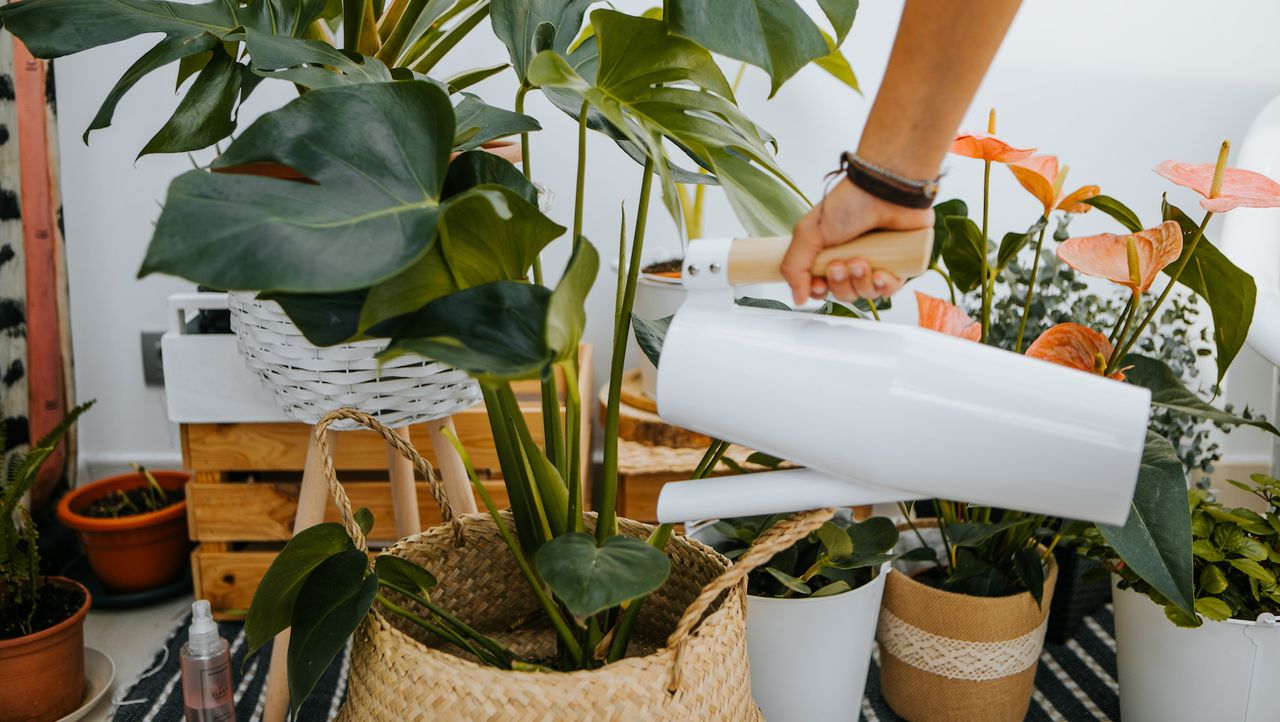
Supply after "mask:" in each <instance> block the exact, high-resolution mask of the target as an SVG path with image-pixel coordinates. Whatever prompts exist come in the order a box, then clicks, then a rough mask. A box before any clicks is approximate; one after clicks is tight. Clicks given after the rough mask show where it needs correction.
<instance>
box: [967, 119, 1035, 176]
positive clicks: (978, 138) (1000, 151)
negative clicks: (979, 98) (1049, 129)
mask: <svg viewBox="0 0 1280 722" xmlns="http://www.w3.org/2000/svg"><path fill="white" fill-rule="evenodd" d="M951 152H952V153H955V154H956V155H963V156H965V157H966V158H977V159H978V160H984V161H986V162H988V163H1012V162H1013V161H1015V160H1022V159H1023V158H1027V157H1029V156H1030V155H1031V154H1032V153H1034V152H1036V149H1035V148H1014V147H1013V146H1011V145H1009V144H1008V143H1006V142H1004V141H1003V140H1000V139H999V138H997V137H996V110H995V108H992V109H991V113H990V114H989V115H988V116H987V132H985V133H979V132H972V131H967V130H962V131H960V132H959V133H958V134H957V135H956V137H955V140H953V141H951Z"/></svg>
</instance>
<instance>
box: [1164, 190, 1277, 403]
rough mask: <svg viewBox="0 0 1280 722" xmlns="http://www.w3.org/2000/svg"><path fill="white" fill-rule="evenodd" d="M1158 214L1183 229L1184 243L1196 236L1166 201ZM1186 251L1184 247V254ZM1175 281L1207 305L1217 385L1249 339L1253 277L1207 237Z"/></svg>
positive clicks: (1173, 266) (1193, 228) (1254, 290)
mask: <svg viewBox="0 0 1280 722" xmlns="http://www.w3.org/2000/svg"><path fill="white" fill-rule="evenodd" d="M1160 212H1161V217H1162V218H1164V219H1165V220H1174V221H1177V222H1178V225H1179V226H1181V227H1182V236H1183V241H1184V243H1185V241H1186V240H1188V239H1190V238H1191V237H1192V236H1193V235H1194V234H1195V233H1196V230H1197V227H1198V226H1197V224H1196V223H1195V221H1193V220H1191V219H1190V218H1188V217H1187V214H1185V213H1183V212H1182V211H1181V210H1179V209H1178V207H1177V206H1172V205H1169V202H1168V201H1167V200H1162V201H1161V203H1160ZM1189 250H1190V248H1189V247H1187V246H1185V245H1184V246H1183V249H1182V253H1183V255H1184V256H1185V255H1186V253H1187V251H1189ZM1181 263H1182V258H1181V257H1179V259H1178V260H1177V261H1174V262H1173V263H1171V264H1169V265H1168V266H1166V267H1165V269H1164V272H1165V273H1166V274H1169V273H1172V272H1173V271H1174V269H1176V268H1178V267H1179V266H1180V265H1181ZM1178 281H1179V283H1181V284H1182V285H1184V286H1186V287H1187V288H1189V289H1191V290H1192V291H1194V292H1195V293H1196V295H1198V296H1199V297H1200V298H1203V299H1204V300H1205V301H1206V302H1207V303H1208V304H1209V310H1210V311H1211V312H1212V314H1213V342H1214V344H1215V345H1216V346H1217V349H1218V353H1217V362H1218V382H1219V383H1221V382H1222V377H1223V376H1225V375H1226V373H1227V369H1228V368H1230V367H1231V362H1232V361H1233V360H1235V357H1236V354H1237V353H1239V352H1240V348H1241V347H1242V346H1244V342H1245V339H1246V338H1248V336H1249V326H1250V325H1252V324H1253V307H1254V303H1255V302H1256V301H1257V299H1258V285H1257V284H1256V283H1254V280H1253V276H1250V275H1249V274H1248V273H1245V272H1244V271H1243V270H1241V268H1240V267H1239V266H1237V265H1236V264H1234V263H1232V262H1231V260H1230V259H1228V258H1227V257H1226V256H1225V255H1223V253H1222V251H1219V250H1218V249H1217V248H1216V247H1214V245H1213V244H1212V243H1210V242H1209V239H1208V238H1201V239H1200V242H1199V243H1198V244H1197V245H1196V249H1195V256H1194V257H1193V258H1192V259H1191V261H1190V263H1188V264H1187V267H1186V270H1185V271H1183V273H1182V276H1181V277H1180V278H1179V279H1178Z"/></svg>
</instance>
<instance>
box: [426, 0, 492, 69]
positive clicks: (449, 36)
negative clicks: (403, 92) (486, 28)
mask: <svg viewBox="0 0 1280 722" xmlns="http://www.w3.org/2000/svg"><path fill="white" fill-rule="evenodd" d="M487 17H489V6H488V5H487V4H486V5H483V6H481V7H479V8H477V9H476V10H474V11H473V12H472V13H471V14H470V15H468V16H467V17H465V18H463V20H462V21H461V22H459V23H458V24H457V25H455V26H454V27H453V28H450V30H449V31H448V32H447V33H445V35H444V37H443V38H441V39H440V42H438V43H436V44H435V45H434V46H432V48H431V49H430V50H428V51H427V54H426V55H423V56H422V59H421V60H419V61H418V62H417V63H415V64H414V66H413V69H414V70H415V71H416V72H419V73H430V72H431V69H432V68H434V67H435V65H436V63H438V62H440V59H441V58H443V57H444V56H445V55H446V54H447V53H448V52H449V51H450V50H453V48H454V46H455V45H457V44H458V43H459V42H461V41H462V39H463V38H465V37H466V36H467V35H468V34H469V33H470V32H471V31H472V29H474V28H475V27H476V26H477V25H479V24H480V23H481V22H482V21H483V20H484V19H485V18H487Z"/></svg>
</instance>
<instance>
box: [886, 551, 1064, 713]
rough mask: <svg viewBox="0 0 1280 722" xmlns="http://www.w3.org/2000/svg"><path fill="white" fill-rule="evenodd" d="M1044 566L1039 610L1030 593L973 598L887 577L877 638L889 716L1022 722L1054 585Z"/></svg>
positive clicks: (1054, 571)
mask: <svg viewBox="0 0 1280 722" xmlns="http://www.w3.org/2000/svg"><path fill="white" fill-rule="evenodd" d="M1049 559H1050V562H1049V567H1048V569H1047V572H1046V575H1045V581H1044V595H1043V599H1044V605H1043V607H1040V606H1037V605H1036V602H1035V599H1033V598H1032V597H1031V594H1030V593H1029V592H1023V593H1022V594H1014V595H1012V596H1008V597H972V596H969V595H966V594H955V593H953V592H946V591H943V590H941V589H936V588H934V587H931V586H928V585H926V584H923V583H921V582H918V581H916V580H915V579H913V578H911V577H910V576H908V575H906V574H903V573H902V572H899V571H896V570H895V571H892V572H890V573H889V576H888V578H887V579H886V580H885V588H884V602H883V603H882V606H881V609H880V624H879V628H878V630H877V633H876V637H877V639H878V640H879V642H880V689H881V691H882V693H883V694H884V699H885V702H887V703H888V704H889V706H890V707H892V708H893V711H894V712H897V713H898V714H899V715H900V716H902V717H903V718H904V719H907V720H910V722H974V721H975V720H981V721H982V722H1021V720H1023V719H1024V718H1025V717H1026V715H1027V707H1028V706H1029V705H1030V703H1031V693H1032V691H1033V690H1034V688H1035V676H1036V665H1037V663H1038V662H1039V660H1040V652H1041V650H1042V648H1043V647H1044V633H1045V629H1046V626H1047V623H1048V619H1049V600H1050V599H1052V598H1053V587H1054V584H1055V583H1056V582H1057V579H1058V568H1057V565H1055V564H1054V563H1053V561H1052V560H1053V557H1052V556H1050V557H1049Z"/></svg>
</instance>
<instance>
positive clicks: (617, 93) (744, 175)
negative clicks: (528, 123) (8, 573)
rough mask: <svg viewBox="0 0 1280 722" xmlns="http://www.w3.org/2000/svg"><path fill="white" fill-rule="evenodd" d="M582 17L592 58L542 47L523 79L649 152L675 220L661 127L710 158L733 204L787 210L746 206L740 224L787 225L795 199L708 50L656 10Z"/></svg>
mask: <svg viewBox="0 0 1280 722" xmlns="http://www.w3.org/2000/svg"><path fill="white" fill-rule="evenodd" d="M591 25H592V29H593V38H592V39H593V40H594V41H595V44H596V47H597V48H598V58H597V59H596V60H595V62H594V63H582V64H580V65H579V67H578V69H575V68H574V66H572V65H571V64H570V63H569V61H567V60H566V59H565V58H564V57H562V56H561V55H559V54H557V53H555V52H554V51H544V52H542V53H539V54H538V55H537V56H535V57H534V59H533V62H532V63H531V64H530V67H529V79H530V81H531V82H533V83H535V84H537V85H538V86H540V87H543V88H544V89H545V88H551V89H554V90H559V91H563V92H566V93H569V94H572V95H573V96H575V97H576V98H577V99H578V101H579V103H583V102H585V103H587V104H588V105H589V106H590V107H591V108H593V109H594V110H596V111H598V112H599V113H600V115H601V116H602V118H603V119H604V120H605V121H607V122H608V124H609V125H610V126H611V127H612V128H613V129H615V130H616V131H618V132H620V133H621V134H623V135H624V136H625V137H626V139H627V140H628V141H630V142H631V143H633V144H634V145H635V146H637V147H638V148H640V149H642V150H643V151H644V153H645V155H646V156H647V157H649V158H651V159H653V160H654V162H655V167H656V169H657V170H658V172H659V173H660V175H661V176H662V180H663V189H664V200H665V202H666V204H667V208H668V210H669V211H670V212H671V215H672V216H673V218H675V219H676V220H677V222H679V218H680V211H679V200H678V197H677V195H676V193H675V187H674V178H673V176H672V173H671V170H670V167H669V162H668V159H667V153H666V150H665V148H664V144H663V137H664V136H665V137H666V138H669V139H670V140H671V141H672V142H674V143H675V144H676V145H677V146H679V147H680V148H682V149H683V150H685V151H686V152H687V153H689V155H690V156H692V157H694V158H697V159H699V161H700V162H701V163H704V164H706V165H707V166H709V167H710V169H711V170H712V172H713V173H715V175H716V176H717V177H719V179H720V182H721V184H722V185H724V186H725V189H726V192H727V193H728V194H729V196H730V199H731V202H734V205H735V208H736V207H740V206H742V205H744V204H747V203H753V204H756V205H757V206H759V207H767V208H774V209H778V210H775V211H774V215H775V216H777V217H779V218H785V219H786V222H785V223H784V222H775V223H769V224H767V225H762V224H761V223H760V218H759V217H754V216H747V217H745V218H742V220H743V222H744V223H746V224H749V225H748V230H749V231H751V232H753V233H778V232H783V231H785V230H788V229H789V228H790V225H791V224H792V223H794V221H795V220H796V219H798V217H799V216H800V215H801V214H802V213H803V210H804V205H803V203H802V202H801V200H800V199H799V197H798V195H797V193H798V192H797V191H796V190H795V189H794V185H793V184H791V182H790V180H789V179H788V178H787V176H786V174H785V173H784V172H783V171H782V169H781V168H779V167H778V165H777V164H776V162H775V161H774V159H773V155H772V152H771V151H770V149H769V147H768V145H769V142H768V140H767V134H765V133H763V131H761V130H760V128H759V127H757V126H756V125H755V124H754V123H752V122H751V121H750V120H748V119H747V118H746V116H745V115H743V114H742V112H741V111H739V110H738V108H737V106H735V105H734V103H733V91H732V89H731V88H730V86H729V83H728V81H727V80H726V79H725V77H724V74H723V73H721V72H720V69H719V67H717V66H716V63H715V59H714V58H712V57H711V54H710V53H709V52H707V50H706V49H705V48H703V47H701V46H699V45H698V44H696V43H694V42H691V41H688V40H684V39H682V38H678V37H675V36H672V35H669V34H668V33H667V26H666V24H665V23H663V22H662V21H660V20H650V19H647V18H636V17H632V16H629V15H625V14H622V13H618V12H614V11H611V10H597V11H595V12H593V13H592V14H591ZM578 70H588V71H590V70H594V77H592V78H591V79H590V80H588V79H587V78H586V77H584V76H582V75H581V74H579V72H578ZM690 86H692V87H690ZM728 176H732V178H729V177H728ZM735 201H736V202H735Z"/></svg>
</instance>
